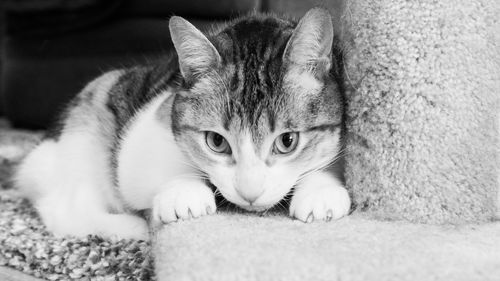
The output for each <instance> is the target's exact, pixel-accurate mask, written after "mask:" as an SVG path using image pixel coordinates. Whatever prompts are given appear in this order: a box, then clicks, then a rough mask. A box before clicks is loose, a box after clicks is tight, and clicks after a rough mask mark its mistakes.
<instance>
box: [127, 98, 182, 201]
mask: <svg viewBox="0 0 500 281" xmlns="http://www.w3.org/2000/svg"><path fill="white" fill-rule="evenodd" d="M172 100H173V96H172V94H171V93H169V92H165V93H164V94H161V95H160V96H158V97H156V98H155V100H153V101H152V102H151V103H150V104H149V105H148V106H146V107H145V108H144V109H143V110H142V111H141V112H139V113H138V114H137V116H136V117H135V119H134V120H132V121H131V125H130V126H129V128H128V129H127V130H126V132H125V134H124V135H123V136H122V143H121V145H120V149H119V151H118V152H117V153H118V155H117V160H118V161H117V163H118V167H117V177H118V186H119V190H120V192H121V195H122V197H123V199H124V201H125V203H126V204H127V205H128V206H129V207H131V208H133V209H139V210H140V209H146V208H151V204H152V202H153V197H154V195H155V194H157V193H158V192H159V189H160V187H161V186H162V185H165V184H166V183H167V182H168V181H170V180H172V179H173V178H175V177H176V176H178V175H179V174H180V173H181V172H182V171H181V169H182V165H179V163H183V162H185V159H184V156H183V155H182V153H181V151H180V149H179V148H178V146H177V145H176V142H175V139H174V136H173V133H172V131H171V128H170V126H171V125H170V123H171V122H170V112H162V113H161V114H162V115H163V116H166V117H165V118H159V117H158V116H159V114H158V110H168V111H169V110H170V108H171V107H170V106H171V104H172ZM163 103H167V104H166V105H167V106H166V105H165V104H164V105H163V106H162V104H163ZM160 107H161V108H160ZM160 119H161V120H160Z"/></svg>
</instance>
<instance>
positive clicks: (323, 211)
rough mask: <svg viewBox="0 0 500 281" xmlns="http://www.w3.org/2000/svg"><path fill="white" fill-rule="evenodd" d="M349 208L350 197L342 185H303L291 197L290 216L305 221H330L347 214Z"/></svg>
mask: <svg viewBox="0 0 500 281" xmlns="http://www.w3.org/2000/svg"><path fill="white" fill-rule="evenodd" d="M350 208H351V199H350V198H349V194H348V193H347V190H346V189H345V188H344V187H342V186H336V185H333V186H332V185H319V186H303V187H300V188H298V189H297V190H296V191H295V193H294V195H293V197H292V202H291V203H290V216H292V217H294V218H296V219H298V220H301V221H303V222H307V223H309V222H313V221H315V220H316V221H318V220H325V221H330V220H336V219H339V218H341V217H343V216H345V215H347V214H348V213H349V209H350Z"/></svg>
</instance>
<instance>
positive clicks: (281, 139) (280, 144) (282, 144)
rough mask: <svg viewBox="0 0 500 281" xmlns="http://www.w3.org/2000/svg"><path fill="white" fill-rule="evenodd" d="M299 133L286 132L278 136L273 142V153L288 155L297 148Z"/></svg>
mask: <svg viewBox="0 0 500 281" xmlns="http://www.w3.org/2000/svg"><path fill="white" fill-rule="evenodd" d="M298 143H299V133H296V132H288V133H284V134H281V135H279V136H278V138H277V139H276V140H275V141H274V152H275V153H277V154H288V153H290V152H292V151H294V150H295V148H297V144H298Z"/></svg>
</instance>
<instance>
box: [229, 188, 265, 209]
mask: <svg viewBox="0 0 500 281" xmlns="http://www.w3.org/2000/svg"><path fill="white" fill-rule="evenodd" d="M236 192H237V193H238V195H240V196H241V198H243V199H244V200H245V201H247V202H248V203H250V205H252V204H253V203H254V202H255V201H257V199H259V197H260V196H261V195H262V193H264V190H261V189H258V188H246V189H242V190H240V189H236Z"/></svg>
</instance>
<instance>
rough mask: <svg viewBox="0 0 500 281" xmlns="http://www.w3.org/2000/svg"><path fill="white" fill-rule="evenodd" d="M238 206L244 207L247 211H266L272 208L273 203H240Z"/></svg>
mask: <svg viewBox="0 0 500 281" xmlns="http://www.w3.org/2000/svg"><path fill="white" fill-rule="evenodd" d="M238 207H240V208H242V209H244V210H245V211H249V212H264V211H267V210H269V209H270V208H272V207H273V205H264V206H259V205H238Z"/></svg>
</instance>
